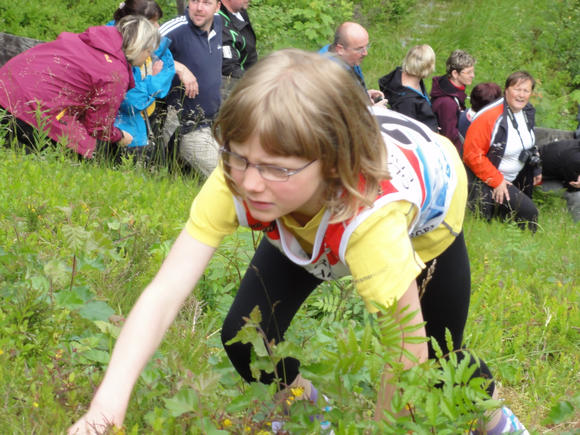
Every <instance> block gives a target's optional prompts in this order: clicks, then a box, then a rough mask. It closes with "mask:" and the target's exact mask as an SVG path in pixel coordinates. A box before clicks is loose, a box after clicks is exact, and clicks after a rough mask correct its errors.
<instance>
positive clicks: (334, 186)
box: [213, 49, 388, 221]
mask: <svg viewBox="0 0 580 435" xmlns="http://www.w3.org/2000/svg"><path fill="white" fill-rule="evenodd" d="M368 104H369V98H368V96H367V95H366V92H365V91H364V90H363V88H362V87H361V86H360V85H359V84H358V83H357V82H356V81H355V79H354V78H353V77H352V76H351V73H350V72H349V71H348V70H347V69H345V68H344V67H343V66H342V65H340V64H338V63H337V62H335V61H333V60H330V59H329V58H326V57H323V56H321V55H319V54H317V53H309V52H305V51H301V50H297V49H286V50H281V51H278V52H274V53H272V54H270V55H269V56H267V57H265V58H263V59H262V60H260V61H259V62H258V63H257V64H256V65H254V66H253V67H252V68H251V69H249V70H248V71H247V72H246V74H245V75H244V76H243V77H242V78H241V79H240V81H239V83H238V84H237V86H236V87H235V89H234V90H233V92H232V94H231V95H230V97H229V98H228V99H227V100H226V101H225V102H224V103H223V104H222V107H221V109H220V112H219V115H218V117H217V119H216V121H215V123H214V126H213V129H214V135H215V138H216V140H217V141H218V142H219V143H220V144H221V145H222V146H224V147H226V148H228V146H229V143H230V142H232V141H233V142H235V143H236V144H239V143H243V142H245V141H246V140H248V138H250V136H252V135H254V134H255V135H256V136H257V137H258V138H259V141H260V144H261V146H262V148H263V149H264V150H265V151H266V152H267V153H270V154H272V155H278V156H297V157H302V158H305V159H307V160H318V161H319V162H320V167H321V173H322V177H323V179H324V181H325V183H326V185H327V190H326V206H327V207H328V208H329V209H330V211H331V213H332V215H333V220H334V221H339V220H344V219H348V218H350V217H352V216H354V215H355V214H356V212H357V211H358V209H359V208H360V207H361V206H363V205H370V204H371V203H372V201H373V200H374V199H375V197H376V195H377V192H378V189H379V182H380V181H381V180H382V179H386V178H388V172H387V169H386V150H385V145H384V142H383V139H382V136H381V133H380V131H379V127H378V124H377V122H376V120H375V118H374V116H373V115H372V114H371V112H370V110H369V107H368ZM226 171H227V167H226ZM226 179H227V180H228V186H229V188H230V190H232V192H234V193H235V192H236V188H235V185H234V184H233V182H232V181H231V179H230V177H229V176H228V177H226Z"/></svg>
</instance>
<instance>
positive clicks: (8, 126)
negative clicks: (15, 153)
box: [0, 106, 56, 154]
mask: <svg viewBox="0 0 580 435" xmlns="http://www.w3.org/2000/svg"><path fill="white" fill-rule="evenodd" d="M0 128H2V130H4V133H5V134H6V136H5V139H6V140H5V145H6V146H14V145H19V146H23V147H24V150H25V151H26V153H27V154H29V153H31V152H35V151H40V150H41V149H42V148H44V147H45V146H46V144H48V143H50V144H53V145H54V144H56V142H55V141H54V140H52V139H51V138H49V137H48V136H46V134H45V133H42V132H40V131H38V129H37V128H36V127H34V126H32V125H30V124H28V123H26V122H24V121H22V120H20V119H18V118H16V117H15V116H14V115H12V114H11V113H10V112H8V111H6V109H4V108H3V107H2V106H0ZM39 139H43V140H44V139H45V141H44V143H39Z"/></svg>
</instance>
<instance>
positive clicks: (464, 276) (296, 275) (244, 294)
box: [222, 233, 493, 394]
mask: <svg viewBox="0 0 580 435" xmlns="http://www.w3.org/2000/svg"><path fill="white" fill-rule="evenodd" d="M434 262H435V263H436V264H435V265H433V263H434ZM431 266H433V270H432V276H431V279H430V280H429V281H428V282H427V283H426V285H425V292H424V294H423V296H422V298H421V310H422V313H423V318H424V320H425V321H426V322H427V324H426V331H427V335H428V336H430V337H434V338H435V339H436V340H437V342H438V343H439V345H440V346H441V348H442V349H444V350H445V349H447V346H446V345H445V329H446V328H447V329H449V330H450V332H451V336H452V337H453V346H454V349H453V350H458V349H460V348H461V346H462V340H463V330H464V328H465V322H466V320H467V313H468V310H469V298H470V292H471V275H470V269H469V259H468V257H467V249H466V247H465V240H464V238H463V233H461V234H460V235H459V236H458V237H457V238H456V239H455V241H454V242H453V243H452V244H451V246H449V248H447V249H446V250H445V252H443V253H442V254H441V255H440V256H439V257H437V258H436V259H434V260H432V261H430V262H429V263H428V264H427V268H426V269H425V271H424V272H423V273H421V275H420V276H419V277H418V278H417V283H418V285H419V287H420V288H421V285H423V284H425V280H426V276H427V270H428V269H429V267H431ZM320 282H321V280H320V279H318V278H316V277H315V276H313V275H312V274H310V273H309V272H307V271H306V270H304V269H303V268H302V267H300V266H298V265H296V264H294V263H292V261H290V260H289V259H288V258H286V256H284V255H283V254H282V253H281V252H280V251H279V250H278V249H277V248H276V247H274V246H272V245H271V244H270V243H269V242H268V241H267V240H265V239H264V240H262V242H261V243H260V245H259V247H258V249H257V250H256V253H255V255H254V258H253V259H252V262H251V263H250V266H249V268H248V270H247V271H246V274H245V276H244V278H243V279H242V282H241V285H240V289H239V290H238V293H237V295H236V297H235V299H234V302H233V304H232V306H231V308H230V311H229V313H228V315H227V316H226V320H225V322H224V325H223V328H222V342H223V343H224V347H225V350H226V352H227V354H228V356H229V358H230V360H231V361H232V363H233V365H234V367H235V368H236V370H237V371H238V372H239V373H240V375H241V376H242V377H243V378H244V379H245V380H246V381H248V382H251V381H255V380H256V379H254V378H253V376H252V374H251V371H250V351H251V347H250V346H251V345H250V344H242V343H234V344H231V345H226V344H225V343H227V342H228V341H229V340H230V339H232V338H233V337H234V336H235V335H236V334H237V333H238V331H239V330H240V329H241V327H242V326H243V325H244V320H243V317H249V314H250V312H251V311H252V309H254V307H255V306H258V307H259V309H260V312H261V313H262V323H261V327H262V328H263V330H264V332H265V333H266V335H267V337H268V340H269V341H270V340H275V342H276V343H279V342H280V341H282V340H283V339H284V333H285V332H286V330H287V329H288V326H289V325H290V322H291V321H292V319H293V317H294V316H295V314H296V312H297V311H298V309H299V308H300V306H301V305H302V304H303V303H304V301H305V300H306V298H307V297H308V296H309V295H310V294H311V293H312V292H313V291H314V289H315V288H316V287H317V286H318V285H319V284H320ZM429 356H430V357H434V352H433V349H432V348H431V346H429ZM461 357H463V353H461V355H460V358H461ZM299 368H300V363H299V361H298V360H296V359H294V358H285V359H284V360H282V361H280V363H279V364H278V366H277V373H278V376H279V377H280V378H281V380H282V382H283V383H284V384H286V385H287V384H290V383H291V382H292V381H293V380H294V379H295V378H296V376H297V375H298V372H299ZM476 376H483V377H486V378H491V373H490V372H489V369H488V368H487V366H485V364H484V363H481V365H480V370H479V371H478V372H476ZM259 380H260V381H261V382H264V383H271V382H272V381H273V380H274V374H272V373H262V375H261V377H260V379H259ZM489 391H490V394H491V392H492V391H493V386H491V387H490V390H489Z"/></svg>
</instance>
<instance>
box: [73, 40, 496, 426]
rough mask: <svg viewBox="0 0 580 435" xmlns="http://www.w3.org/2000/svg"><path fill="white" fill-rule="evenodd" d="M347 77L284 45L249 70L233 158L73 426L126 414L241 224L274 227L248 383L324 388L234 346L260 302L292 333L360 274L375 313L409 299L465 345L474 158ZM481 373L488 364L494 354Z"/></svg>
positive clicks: (270, 328)
mask: <svg viewBox="0 0 580 435" xmlns="http://www.w3.org/2000/svg"><path fill="white" fill-rule="evenodd" d="M349 74H350V73H349V72H348V71H347V70H346V69H344V68H343V67H342V66H341V65H339V64H337V63H335V62H333V61H332V60H330V59H326V58H323V57H321V56H319V55H318V54H315V53H307V52H304V51H300V50H283V51H279V52H275V53H273V54H271V55H269V56H267V57H265V58H263V59H262V60H261V61H259V62H258V63H257V64H256V65H255V66H254V67H252V68H251V69H250V70H248V72H247V73H246V74H245V75H244V76H243V77H242V78H241V79H240V82H239V83H238V85H237V86H236V88H235V89H234V91H233V92H232V94H231V95H230V97H229V98H228V100H227V101H226V102H225V103H224V105H223V106H222V108H221V110H220V113H219V116H218V118H217V120H216V122H215V124H214V134H215V136H216V140H217V141H218V142H219V143H220V145H221V164H220V165H218V167H217V168H216V169H215V170H214V172H213V173H212V174H211V175H210V177H209V178H208V179H207V181H206V182H205V184H204V186H203V187H202V189H201V191H200V192H199V194H198V195H197V196H196V198H195V199H194V201H193V205H192V207H191V211H190V215H189V219H188V221H187V223H186V224H185V228H184V229H183V231H182V232H181V234H180V235H179V236H178V238H177V240H176V242H175V244H174V245H173V247H172V249H171V251H170V253H169V255H168V257H167V259H166V260H165V262H164V264H163V265H162V266H161V269H160V271H159V272H158V274H157V276H156V277H155V278H154V280H153V282H152V283H151V284H150V285H149V286H148V287H147V288H146V289H145V291H144V292H143V294H142V295H141V297H140V298H139V300H138V301H137V303H136V305H135V307H134V308H133V310H132V311H131V314H130V315H129V317H128V319H127V321H126V323H125V326H124V327H123V330H122V331H121V334H120V335H119V339H118V341H117V344H116V345H115V348H114V351H113V355H112V358H111V362H110V364H109V367H108V369H107V372H106V374H105V378H104V380H103V382H102V384H101V386H100V387H99V389H98V390H97V392H96V394H95V397H94V399H93V401H92V403H91V406H90V409H89V411H88V413H87V414H86V415H85V416H84V417H83V418H82V419H81V420H80V421H79V422H78V423H77V424H76V425H75V426H73V427H72V428H71V429H70V431H69V433H71V434H72V433H77V432H76V431H77V430H78V431H80V433H84V432H85V431H86V432H90V430H92V428H95V427H97V428H102V427H104V425H106V423H107V422H110V423H115V424H117V425H120V424H122V422H123V419H124V416H125V412H126V409H127V404H128V401H129V396H130V393H131V390H132V388H133V385H134V383H135V381H136V380H137V378H138V376H139V373H140V371H141V370H142V369H143V367H144V366H145V364H146V363H147V360H148V359H149V358H150V357H151V355H152V354H153V352H154V351H155V349H156V348H157V346H158V345H159V343H160V342H161V339H162V337H163V334H164V333H165V331H166V330H167V328H168V327H169V325H170V324H171V322H172V321H173V319H174V318H175V316H176V314H177V312H178V310H179V308H180V306H181V304H182V303H183V301H184V300H185V298H186V297H187V296H188V295H189V293H190V292H191V290H192V289H193V287H194V286H195V284H196V283H197V281H198V280H199V278H200V277H201V275H202V273H203V271H204V269H205V267H206V266H207V264H208V262H209V260H210V258H211V257H212V255H213V253H214V252H215V250H216V248H217V247H218V246H219V244H220V242H221V241H222V240H223V238H224V237H225V236H226V235H228V234H231V233H233V232H234V231H235V230H236V229H237V227H239V226H246V227H249V228H251V229H252V230H254V231H260V232H262V233H263V235H264V237H263V238H262V240H261V242H260V244H259V246H258V248H257V250H256V252H255V255H254V257H253V259H252V261H251V264H250V265H249V267H248V269H247V271H246V274H245V276H244V277H243V279H242V281H241V283H240V288H239V290H238V292H237V294H236V296H235V299H234V301H233V303H232V306H231V308H230V311H229V313H228V314H227V316H226V319H225V322H224V325H223V328H222V341H223V343H224V347H225V349H226V352H227V354H228V356H229V358H230V360H231V361H232V363H233V365H234V367H235V368H236V370H237V371H238V373H239V374H240V375H241V376H242V377H243V378H244V379H245V380H246V381H248V382H254V381H260V382H264V383H271V382H278V383H279V387H280V388H281V389H286V388H293V387H298V388H302V389H303V394H302V395H301V396H300V397H301V398H303V399H307V400H310V401H312V402H316V401H317V399H318V398H319V397H322V395H321V394H319V392H318V390H317V389H316V388H315V386H314V385H312V383H311V382H310V381H308V380H307V379H305V378H303V377H302V376H301V375H300V370H299V367H300V363H299V361H298V360H296V359H295V358H291V357H287V358H284V359H283V360H282V361H280V362H279V363H278V364H277V366H276V371H275V372H276V373H271V372H266V371H261V372H260V373H259V375H258V376H257V377H255V376H254V375H253V372H252V370H251V369H250V360H251V350H252V345H251V344H249V343H248V344H244V343H240V342H236V343H233V344H232V343H230V340H231V339H232V338H233V337H235V336H236V334H237V333H238V331H239V330H240V329H241V328H242V327H243V325H244V323H245V321H244V318H246V317H249V316H250V313H251V312H252V310H254V308H255V307H256V306H257V307H258V308H259V309H260V312H261V317H262V321H261V328H262V330H263V331H264V333H265V334H266V338H265V339H266V340H267V341H269V342H270V341H272V340H273V341H275V342H276V343H279V342H281V341H283V340H284V333H285V332H286V330H287V328H288V326H289V325H290V322H291V321H292V319H293V317H294V316H295V314H296V312H297V311H298V309H299V308H300V306H301V305H302V304H303V303H304V301H305V300H306V298H307V297H308V296H309V295H310V294H312V293H313V292H314V291H315V289H316V288H317V286H318V285H319V284H320V283H321V282H322V281H323V280H331V279H335V278H338V277H340V276H343V275H346V274H351V275H352V277H353V281H354V283H355V286H356V289H357V292H358V293H359V295H360V296H361V297H362V298H363V300H364V301H365V304H366V306H367V309H368V310H369V311H370V312H373V313H374V312H377V311H378V309H377V304H380V305H384V306H389V305H392V304H395V303H396V304H397V305H396V307H397V310H398V311H397V314H396V316H397V318H400V315H401V311H402V310H404V309H406V308H408V309H409V310H410V311H407V312H406V313H414V314H413V315H411V316H409V317H412V319H411V320H410V323H411V324H413V325H415V326H416V329H415V330H414V332H413V333H407V334H408V335H407V336H409V335H420V336H432V337H434V338H435V339H436V340H437V342H438V343H439V345H440V346H441V347H442V348H443V349H447V346H446V342H445V329H446V328H448V329H449V330H450V332H451V335H452V340H453V347H454V349H459V348H460V347H461V345H462V340H463V328H464V326H465V320H466V318H467V309H468V306H469V294H470V274H469V260H468V258H467V251H466V249H465V242H464V239H463V233H462V223H463V216H464V209H465V201H466V195H467V187H466V186H467V180H466V175H465V171H464V170H463V165H462V163H461V161H460V159H459V156H458V155H457V153H456V152H455V149H454V148H453V145H452V144H451V143H450V142H449V141H448V140H446V139H444V138H443V137H441V136H438V135H435V134H433V133H432V132H431V131H430V130H429V129H427V128H426V127H425V126H423V125H422V124H420V123H416V122H414V121H412V120H410V119H409V118H406V117H404V116H402V115H399V114H397V113H395V112H392V111H389V110H387V109H385V108H377V107H374V108H372V109H370V108H369V107H368V99H367V97H366V95H365V94H364V93H362V92H360V88H359V87H358V84H357V83H356V82H355V81H354V80H351V79H350V76H349ZM435 262H436V265H435V266H434V264H435ZM425 266H427V267H431V269H432V270H431V272H432V273H430V276H429V279H427V278H426V275H427V273H426V272H425V270H423V268H424V267H425ZM421 285H424V286H425V288H426V290H425V293H424V295H423V296H422V298H421V299H419V292H418V286H421ZM403 315H405V314H403ZM423 320H425V321H426V322H427V323H426V325H425V327H423V326H422V325H421V322H423ZM403 346H404V348H405V350H406V351H408V352H411V353H412V354H413V355H415V356H416V358H417V360H418V361H420V362H421V361H425V360H426V359H427V357H428V356H429V355H431V356H433V355H434V353H433V350H432V349H429V348H428V345H427V343H426V342H424V341H423V342H421V343H419V344H417V343H416V342H413V340H408V341H407V340H404V341H403ZM454 349H449V351H452V350H454ZM400 358H401V360H402V361H404V363H405V365H406V366H407V367H409V366H411V365H412V364H414V363H413V362H412V361H411V360H409V359H407V358H406V357H405V356H404V354H401V355H400ZM480 370H481V371H482V372H487V369H486V367H485V365H484V364H482V365H481V366H480ZM387 379H388V375H385V378H384V379H383V381H382V382H380V381H377V384H378V390H379V394H378V402H377V414H376V418H377V419H382V418H383V417H384V414H383V412H384V410H385V409H387V408H388V407H389V404H390V400H391V398H392V395H393V394H394V390H393V389H392V388H389V386H388V385H387ZM504 423H505V421H504Z"/></svg>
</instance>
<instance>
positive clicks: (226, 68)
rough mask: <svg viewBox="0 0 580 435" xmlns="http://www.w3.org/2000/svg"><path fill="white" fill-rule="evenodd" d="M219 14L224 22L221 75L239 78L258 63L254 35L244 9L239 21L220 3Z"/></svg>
mask: <svg viewBox="0 0 580 435" xmlns="http://www.w3.org/2000/svg"><path fill="white" fill-rule="evenodd" d="M219 14H220V15H221V16H222V20H223V22H224V26H223V33H222V46H223V49H222V53H223V63H222V75H223V76H226V77H233V78H240V77H242V76H243V75H244V72H245V71H246V70H247V69H248V68H249V67H251V66H252V65H254V64H255V63H256V62H257V61H258V52H257V51H256V34H255V33H254V29H253V28H252V23H250V17H249V16H248V12H246V11H245V10H244V9H242V10H241V11H240V14H241V15H242V17H243V18H244V20H243V21H242V20H240V19H239V18H237V17H236V16H235V15H234V14H232V13H231V12H230V11H228V9H227V8H226V7H225V6H224V4H223V3H222V5H221V9H220V11H219Z"/></svg>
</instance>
